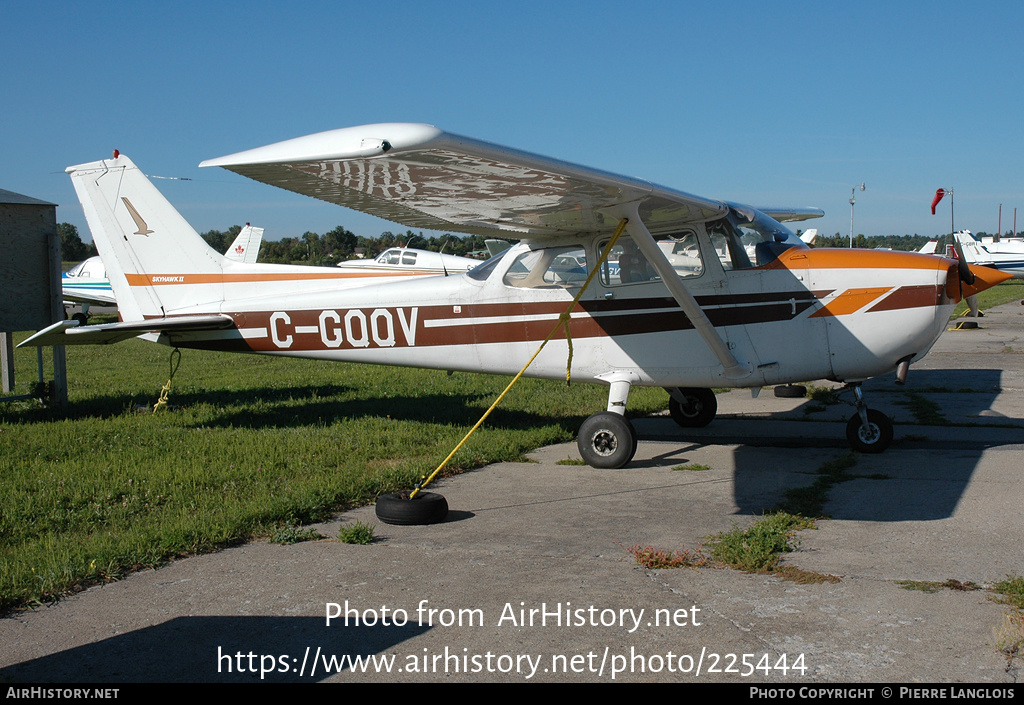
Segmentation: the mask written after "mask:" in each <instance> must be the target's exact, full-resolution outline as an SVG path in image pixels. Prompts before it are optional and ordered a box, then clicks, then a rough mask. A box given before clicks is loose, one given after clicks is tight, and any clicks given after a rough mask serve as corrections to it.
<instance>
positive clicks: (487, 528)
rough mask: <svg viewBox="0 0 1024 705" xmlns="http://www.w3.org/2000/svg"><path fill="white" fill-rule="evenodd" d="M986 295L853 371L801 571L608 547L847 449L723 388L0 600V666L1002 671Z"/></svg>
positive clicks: (173, 670)
mask: <svg viewBox="0 0 1024 705" xmlns="http://www.w3.org/2000/svg"><path fill="white" fill-rule="evenodd" d="M987 313H988V315H987V316H986V317H985V318H983V319H981V321H980V322H981V326H982V327H981V328H980V329H978V330H973V331H963V332H948V333H946V334H944V335H943V337H942V338H941V339H940V340H939V342H938V343H937V344H936V346H935V348H934V349H933V350H932V352H931V353H930V355H929V356H928V357H927V358H926V359H925V360H924V361H922V362H921V363H918V364H915V365H914V366H913V367H912V368H911V372H910V376H909V378H908V381H907V385H906V386H905V387H902V388H901V387H896V386H895V385H894V384H893V382H892V379H891V378H890V379H878V380H874V381H872V382H870V383H868V384H866V385H865V392H866V395H867V400H868V403H869V406H871V407H874V408H878V409H880V410H882V411H885V412H886V413H887V414H889V415H890V416H892V417H893V418H894V419H895V421H896V436H895V440H894V442H893V445H892V447H891V448H890V449H889V450H888V451H886V452H885V453H883V454H880V455H858V456H855V457H856V463H855V464H854V465H853V466H852V467H850V468H848V469H847V470H846V473H845V475H843V476H842V477H841V478H840V479H841V480H842V481H837V482H832V484H830V485H829V487H828V493H827V501H825V503H824V505H823V512H822V513H823V514H824V515H826V516H828V517H829V518H828V519H823V520H819V521H818V522H817V528H816V529H809V530H804V531H801V532H799V533H798V534H797V536H796V537H795V541H794V543H795V544H796V550H795V551H793V552H791V553H788V554H786V556H785V558H784V561H783V563H784V565H786V566H791V567H793V568H795V569H799V570H801V571H805V573H806V574H808V575H817V576H819V579H821V580H822V582H812V583H800V582H794V581H791V580H786V579H783V578H781V577H776V576H772V575H762V574H748V573H744V572H740V571H737V570H733V569H728V568H720V567H710V566H709V567H700V568H673V569H668V568H666V569H652V568H645V567H643V566H641V565H639V564H638V563H637V561H636V560H635V559H634V556H633V554H632V553H631V552H630V549H631V548H633V547H636V546H639V547H650V548H653V549H662V550H668V551H677V550H684V549H685V550H688V551H690V552H695V551H696V550H697V549H698V548H699V547H700V546H701V545H702V544H703V543H704V542H706V541H707V537H709V536H712V535H714V534H716V533H718V532H722V531H729V530H730V529H732V528H733V527H736V526H739V527H747V526H749V525H751V524H754V523H755V522H757V521H758V520H759V519H760V518H761V516H762V515H763V513H764V512H765V511H767V510H770V509H771V508H773V507H775V506H776V505H777V504H778V503H779V502H781V501H783V500H784V499H786V498H787V497H788V496H790V494H788V493H790V492H791V491H792V490H793V489H796V488H801V487H807V486H810V485H811V484H812V483H814V482H815V481H818V480H820V479H821V478H822V477H823V475H822V469H823V466H824V465H825V464H826V463H827V462H829V461H831V460H834V459H836V458H839V457H844V456H846V455H847V450H846V445H845V440H844V439H845V424H846V419H847V418H848V417H849V416H850V414H852V411H853V410H852V407H851V406H849V405H847V404H842V403H839V404H834V403H820V402H818V401H814V400H812V399H780V398H776V397H774V395H773V394H772V391H771V390H764V391H763V392H762V393H761V395H760V396H759V397H758V398H757V399H752V398H751V395H750V393H749V392H740V391H733V392H729V393H726V394H722V395H720V396H719V416H718V418H716V420H715V421H714V422H713V423H712V424H711V425H710V426H708V427H707V428H706V429H701V430H699V431H685V432H684V431H682V430H681V429H679V428H677V427H676V426H675V425H674V424H673V423H672V421H671V420H670V419H669V418H668V417H667V416H662V417H652V418H645V419H636V420H635V426H636V428H637V430H638V432H639V434H640V436H641V440H640V443H639V447H638V451H637V456H636V459H635V460H634V461H633V463H631V464H630V466H629V467H628V468H626V469H623V470H615V471H607V470H594V469H591V468H588V467H581V466H578V465H570V464H560V463H559V461H564V460H571V459H575V458H578V453H577V450H576V447H575V444H565V445H559V446H553V447H548V448H543V449H540V450H538V451H536V452H535V453H533V454H531V456H530V457H531V461H532V462H528V463H527V462H524V463H502V464H500V465H494V466H489V467H486V468H482V469H480V470H478V471H475V472H471V473H467V474H464V475H460V476H458V477H454V478H450V479H447V480H444V481H443V482H442V483H441V484H439V485H438V486H437V488H436V489H437V491H440V492H442V493H443V494H444V495H445V496H446V497H447V499H448V503H449V505H450V507H451V512H450V515H449V518H448V521H447V522H445V523H443V524H440V525H434V526H410V527H399V526H390V525H386V524H382V523H380V522H379V521H377V519H376V517H375V516H374V509H373V507H363V508H360V509H356V510H353V511H349V512H346V513H344V514H342V515H339V516H338V517H337V518H336V520H335V521H333V522H330V523H326V524H322V525H318V526H317V527H316V528H317V529H318V530H319V531H320V532H321V533H322V534H323V535H325V536H328V537H334V536H337V534H338V530H339V528H340V527H341V526H345V525H350V524H352V523H354V522H356V521H363V522H368V523H373V524H374V525H375V527H376V537H377V538H376V540H375V541H374V543H372V544H371V545H368V546H357V545H347V544H344V543H340V542H338V541H336V540H323V541H316V542H306V543H299V544H295V545H290V546H281V545H276V544H270V543H252V544H248V545H244V546H240V547H237V548H232V549H228V550H224V551H220V552H218V553H215V554H211V555H206V556H200V557H197V558H190V559H187V560H181V561H177V562H175V563H172V564H170V565H168V566H166V567H163V568H161V569H159V570H150V571H143V572H140V573H136V574H134V575H131V576H129V577H128V578H126V579H125V580H122V581H120V582H117V583H112V584H109V585H104V586H100V587H95V588H92V589H89V590H86V591H84V592H82V593H80V594H77V595H74V596H71V597H69V598H67V599H65V600H62V601H60V602H58V603H56V604H54V605H50V606H46V607H40V608H37V609H34V610H31V611H25V612H20V613H17V614H14V615H12V616H9V617H8V618H6V619H3V620H0V681H4V682H8V683H10V682H33V683H40V682H63V683H71V682H91V683H118V682H260V681H262V682H272V683H280V682H311V681H332V682H335V681H338V682H348V681H377V682H448V683H453V682H535V681H540V682H612V681H615V682H691V683H699V682H709V683H710V682H730V683H740V684H744V685H749V684H758V683H768V684H773V685H775V686H792V687H799V686H804V685H811V686H821V685H824V684H839V683H859V684H864V683H908V684H909V683H913V684H921V683H954V682H962V683H976V684H992V685H1004V686H1005V685H1008V684H1013V683H1018V682H1020V680H1021V678H1022V669H1021V657H1020V656H1017V657H1016V658H1012V657H1009V656H1008V655H1007V654H1006V653H1005V652H1004V651H1003V650H1001V647H1002V645H1003V644H1004V643H1005V642H1006V641H1007V640H1009V639H1012V638H1013V637H1014V635H1015V634H1016V637H1017V638H1021V634H1020V632H1019V631H1017V632H1014V630H1013V624H1012V622H1011V618H1010V617H1008V616H1007V615H1008V614H1009V613H1011V609H1010V608H1009V607H1007V606H1006V605H1003V604H1000V603H999V602H998V601H997V599H996V595H995V594H994V593H992V592H991V591H990V590H988V589H987V588H990V587H991V586H992V585H993V584H994V583H995V582H997V581H1000V580H1003V579H1005V578H1007V577H1008V576H1024V550H1022V545H1024V522H1022V521H1021V508H1022V507H1024V478H1022V473H1024V466H1022V463H1021V459H1022V450H1024V307H1022V306H1020V305H1018V304H1016V303H1015V304H1008V305H1005V306H1002V307H999V308H997V309H993V310H991V311H989V312H987ZM821 384H822V385H824V384H825V383H821ZM819 394H820V393H819ZM431 489H434V488H431ZM948 581H956V582H948ZM942 583H947V585H954V586H955V585H956V584H957V583H960V584H964V585H968V586H970V587H977V588H978V589H970V590H959V589H951V588H950V587H940V584H942ZM331 612H333V613H335V614H336V615H337V616H336V617H335V618H334V619H332V620H331V621H330V623H329V624H328V620H327V618H326V617H327V614H328V613H331ZM346 614H347V625H346ZM1017 629H1018V630H1019V629H1020V626H1018V627H1017Z"/></svg>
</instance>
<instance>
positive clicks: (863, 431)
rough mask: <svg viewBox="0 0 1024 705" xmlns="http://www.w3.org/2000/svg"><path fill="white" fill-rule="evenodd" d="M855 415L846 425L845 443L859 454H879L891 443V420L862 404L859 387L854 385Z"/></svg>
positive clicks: (862, 398) (862, 399)
mask: <svg viewBox="0 0 1024 705" xmlns="http://www.w3.org/2000/svg"><path fill="white" fill-rule="evenodd" d="M853 393H854V396H855V397H856V400H857V413H856V414H854V415H853V416H851V417H850V420H849V421H848V422H847V423H846V441H847V442H848V443H849V444H850V447H851V448H852V449H853V450H855V451H857V452H859V453H881V452H882V451H884V450H885V449H886V448H888V447H889V444H890V443H892V436H893V426H892V420H891V419H890V418H889V417H888V416H886V415H885V414H883V413H882V412H881V411H878V410H877V409H869V408H868V407H867V404H865V402H864V395H863V394H862V392H861V389H860V385H859V384H858V385H854V387H853Z"/></svg>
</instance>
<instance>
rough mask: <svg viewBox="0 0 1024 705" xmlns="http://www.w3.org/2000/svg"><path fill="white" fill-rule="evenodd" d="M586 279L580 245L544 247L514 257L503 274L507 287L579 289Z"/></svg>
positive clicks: (584, 262) (582, 251)
mask: <svg viewBox="0 0 1024 705" xmlns="http://www.w3.org/2000/svg"><path fill="white" fill-rule="evenodd" d="M586 279H587V251H586V250H585V249H583V247H582V246H579V245H576V246H570V247H545V248H541V249H538V250H529V251H528V252H524V253H522V254H520V255H519V256H518V257H516V259H515V261H514V262H513V263H512V266H511V267H509V268H508V271H507V272H505V277H504V282H505V284H506V285H508V286H514V287H520V288H522V287H526V288H547V289H553V288H558V287H562V288H567V287H573V286H577V287H578V286H582V285H583V282H584V281H586Z"/></svg>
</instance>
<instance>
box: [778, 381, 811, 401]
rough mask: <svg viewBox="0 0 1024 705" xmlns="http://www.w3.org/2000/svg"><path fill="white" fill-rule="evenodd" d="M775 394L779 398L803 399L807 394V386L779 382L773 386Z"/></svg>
mask: <svg viewBox="0 0 1024 705" xmlns="http://www.w3.org/2000/svg"><path fill="white" fill-rule="evenodd" d="M775 396H776V397H778V398H779V399H803V398H804V397H806V396H807V387H805V386H804V385H802V384H780V385H779V386H778V387H776V388H775Z"/></svg>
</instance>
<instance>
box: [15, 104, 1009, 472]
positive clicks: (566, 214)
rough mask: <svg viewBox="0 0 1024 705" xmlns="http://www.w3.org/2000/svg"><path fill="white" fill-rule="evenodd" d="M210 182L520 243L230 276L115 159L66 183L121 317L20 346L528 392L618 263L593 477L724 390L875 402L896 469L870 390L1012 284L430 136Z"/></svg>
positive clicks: (364, 140) (345, 140) (396, 133)
mask: <svg viewBox="0 0 1024 705" xmlns="http://www.w3.org/2000/svg"><path fill="white" fill-rule="evenodd" d="M200 166H220V167H224V168H226V169H229V170H231V171H235V172H237V173H239V174H243V175H245V176H248V177H250V178H252V179H255V180H257V181H262V182H265V183H268V184H273V185H275V186H279V187H281V188H285V189H289V190H291V191H296V192H298V193H303V194H306V195H309V196H313V197H315V198H319V199H323V200H325V201H329V202H332V203H336V204H339V205H342V206H346V207H348V208H353V209H356V210H360V211H364V212H366V213H370V214H373V215H376V216H380V217H383V218H386V219H389V220H392V221H395V222H397V223H400V224H402V225H404V226H408V227H413V228H428V229H432V230H449V231H455V232H463V233H474V234H483V235H488V236H492V237H514V238H520V239H521V241H520V242H519V244H518V245H515V246H513V247H512V248H510V249H509V250H507V251H505V252H503V253H501V254H499V255H497V256H495V257H493V258H491V259H490V260H488V261H487V262H485V263H483V264H481V265H480V266H478V267H476V268H474V269H473V270H471V271H470V272H468V273H467V274H463V275H459V276H451V277H429V278H424V277H411V278H404V279H401V280H396V279H394V278H381V277H374V276H372V275H371V276H369V278H366V277H367V275H365V274H364V275H363V277H364V278H363V279H352V278H351V277H352V276H353V275H352V274H351V273H348V274H345V273H343V272H339V270H338V269H336V268H320V269H318V268H310V267H285V266H280V265H278V266H274V265H259V264H245V263H238V262H229V261H226V260H225V259H224V258H223V257H221V256H220V255H219V254H218V253H215V252H213V251H212V250H211V249H210V248H208V247H207V246H206V244H205V243H204V242H203V241H202V239H201V238H200V237H199V236H198V235H197V234H196V233H195V231H194V230H193V229H192V228H191V226H189V225H188V223H186V222H185V221H184V219H183V218H181V216H180V215H179V214H178V213H177V212H176V211H175V210H174V209H173V208H172V207H171V205H170V204H169V203H167V201H166V200H165V199H164V198H163V197H162V196H161V195H160V193H159V192H158V191H157V190H156V189H155V188H154V187H153V186H152V184H150V183H149V181H148V180H147V179H146V178H145V176H144V175H143V174H142V173H141V172H140V171H139V170H138V168H137V167H136V166H135V165H134V164H133V163H132V162H131V161H130V160H129V159H128V158H127V157H125V156H123V155H118V154H116V153H115V156H114V158H113V159H108V160H103V161H97V162H92V163H89V164H82V165H79V166H73V167H69V168H68V170H67V171H68V173H69V174H70V175H71V178H72V181H73V183H74V185H75V189H76V191H77V193H78V196H79V199H80V200H81V202H82V205H83V207H84V209H85V214H86V217H87V219H88V222H89V227H90V229H91V230H92V234H93V238H94V240H95V242H96V246H97V248H98V250H99V252H100V254H101V256H102V257H103V261H104V264H105V265H106V268H107V272H108V275H109V276H110V280H111V285H112V286H113V288H114V293H115V296H116V298H117V302H118V306H119V310H120V312H121V316H122V321H121V322H119V323H112V324H107V325H100V326H84V327H74V323H73V322H61V323H57V324H55V325H54V326H51V327H49V328H47V329H46V330H44V331H41V332H40V333H37V334H36V335H35V336H33V338H31V339H29V340H28V341H26V342H25V343H23V344H29V345H33V344H34V345H54V344H64V345H67V344H75V343H110V342H116V341H117V340H121V339H125V338H128V337H133V336H137V335H142V336H143V337H146V338H148V339H150V340H154V341H156V342H160V343H164V344H167V345H171V346H177V347H185V348H188V347H192V348H205V349H215V350H225V351H231V352H254V353H263V354H269V355H291V356H295V357H312V358H319V359H327V360H340V361H349V362H364V363H377V364H387V365H404V366H411V367H428V368H437V369H445V370H464V371H472V372H487V373H493V374H514V373H516V372H518V371H519V370H520V368H521V366H522V364H523V362H524V361H525V360H527V359H528V358H529V356H530V355H531V354H532V353H533V352H534V350H535V349H536V347H537V344H538V343H539V342H540V341H542V340H544V338H545V337H546V336H547V335H548V334H549V333H550V332H551V330H552V328H553V327H554V326H555V324H556V323H557V322H558V320H559V315H560V314H561V313H562V312H563V311H564V310H565V309H566V307H567V306H568V305H569V303H571V302H572V301H573V298H574V296H575V295H576V294H577V293H579V290H580V286H581V285H582V283H583V281H584V279H586V277H587V276H588V274H590V273H591V272H593V269H594V268H595V267H597V269H598V271H597V272H596V273H595V277H594V278H593V282H592V284H591V285H590V286H589V288H588V289H587V290H586V291H585V292H583V295H582V297H581V299H580V300H579V302H578V303H577V305H576V306H575V307H574V308H573V310H572V311H571V317H570V322H569V324H568V325H569V333H570V334H571V340H572V346H573V355H572V360H571V364H572V375H573V377H574V378H575V379H576V380H579V381H586V382H599V383H603V384H606V385H608V386H609V395H608V406H607V409H606V410H605V411H602V412H599V413H596V414H594V415H593V416H591V417H589V418H588V419H587V420H586V421H585V422H584V423H583V425H582V426H581V428H580V431H579V437H578V444H579V449H580V452H581V453H582V455H583V458H584V459H585V460H586V461H587V462H588V463H589V464H591V465H593V466H595V467H622V466H624V465H625V464H627V463H628V462H629V461H630V459H631V458H632V457H633V454H634V452H635V451H636V434H635V432H634V430H633V427H632V425H631V424H630V422H629V421H628V420H627V419H626V418H625V416H624V412H625V409H626V402H627V398H628V395H629V390H630V388H631V387H632V386H633V385H646V386H658V387H664V388H665V389H666V390H667V391H668V392H669V395H670V401H669V406H670V411H671V413H672V416H673V418H674V419H675V420H676V421H677V422H678V423H679V424H680V425H682V426H702V425H705V424H707V423H709V422H710V421H711V420H712V419H713V418H714V415H715V412H716V407H717V405H716V402H715V396H714V394H713V392H712V391H711V388H713V387H746V388H752V389H755V390H756V389H759V388H760V387H761V386H762V385H777V384H786V383H790V382H800V381H806V380H815V379H830V380H837V381H842V382H845V383H847V384H849V385H852V386H853V389H854V392H855V397H856V401H857V412H856V413H855V414H854V415H853V416H852V417H851V419H850V422H849V424H848V427H847V437H848V439H849V441H850V443H851V445H852V446H853V447H854V448H855V449H857V450H860V451H865V452H880V451H882V450H883V449H884V448H885V447H886V446H887V445H888V444H889V442H890V441H891V439H892V423H891V421H890V420H889V419H888V418H887V417H886V416H885V415H884V414H882V413H880V412H878V411H877V410H873V409H868V408H867V406H866V404H865V402H864V399H863V397H862V395H861V394H860V383H861V382H862V381H863V380H865V379H868V378H870V377H874V376H877V375H880V374H884V373H887V372H890V371H893V370H897V374H898V375H901V376H902V375H905V374H906V372H907V367H908V365H909V364H910V363H912V362H913V361H915V360H918V359H920V358H921V357H922V356H924V355H925V354H926V353H927V352H928V350H929V349H930V348H931V346H932V345H933V344H934V343H935V341H936V339H938V337H939V335H940V334H941V333H942V331H943V329H944V328H945V326H946V324H947V322H948V319H949V316H950V314H951V313H952V309H953V307H954V305H955V304H956V302H957V301H958V300H959V299H960V298H961V297H963V296H966V295H969V294H973V293H977V291H980V290H982V289H985V288H988V287H990V286H992V285H994V284H996V283H998V282H1000V281H1002V280H1003V279H1005V278H1006V275H1003V274H1000V273H999V272H995V271H993V270H987V269H984V268H978V267H971V268H969V269H968V268H967V267H966V265H964V266H963V267H962V268H958V264H957V263H956V262H954V261H952V260H949V259H943V258H938V257H933V256H928V255H920V254H915V253H896V252H879V251H867V250H830V249H810V248H808V247H807V246H806V244H804V243H803V242H801V240H800V239H799V238H798V237H796V236H795V235H794V234H793V233H792V232H791V231H790V230H789V229H787V228H786V227H784V226H783V225H781V224H780V223H779V222H778V220H801V219H804V218H813V217H819V216H821V215H822V212H821V211H820V210H817V209H812V208H797V209H787V208H762V209H755V208H751V207H748V206H743V205H738V204H733V203H727V202H722V201H716V200H711V199H706V198H701V197H697V196H692V195H690V194H687V193H683V192H680V191H675V190H672V189H669V188H665V187H662V186H657V185H655V184H651V183H648V182H646V181H642V180H638V179H633V178H629V177H624V176H618V175H615V174H610V173H607V172H603V171H598V170H594V169H590V168H586V167H582V166H578V165H574V164H570V163H566V162H562V161H558V160H554V159H550V158H546V157H541V156H538V155H534V154H529V153H526V152H521V151H517V150H514V149H509V148H506V147H501V146H497V145H494V144H490V143H487V142H482V141H478V140H474V139H470V138H466V137H461V136H458V135H453V134H449V133H446V132H443V131H441V130H439V129H437V128H435V127H432V126H430V125H420V124H405V123H391V124H378V125H367V126H363V127H350V128H343V129H339V130H333V131H329V132H323V133H319V134H314V135H308V136H306V137H300V138H297V139H293V140H288V141H285V142H280V143H277V144H272V145H269V146H266V147H260V148H258V149H253V150H250V151H247V152H241V153H238V154H233V155H230V156H226V157H221V158H219V159H212V160H209V161H206V162H203V163H202V164H201V165H200ZM776 219H778V220H776ZM623 222H624V223H625V233H624V234H623V235H622V237H621V239H619V240H618V241H617V242H616V244H615V246H614V247H613V248H611V249H610V251H609V252H610V254H609V256H608V258H607V259H606V260H605V261H603V262H600V263H599V262H598V260H599V254H600V253H601V252H602V251H603V249H604V248H605V246H606V244H607V243H608V242H609V240H610V239H611V238H612V236H613V233H616V232H622V230H621V228H620V227H619V226H620V224H622V223H623ZM328 269H331V270H332V271H330V272H328V271H327V270H328ZM346 277H347V278H346ZM968 282H971V283H968ZM568 356H569V343H568V341H567V340H566V337H565V335H564V333H562V332H560V333H559V334H558V335H557V336H556V337H555V338H554V339H552V340H551V342H550V343H549V344H548V346H547V347H546V348H544V350H543V351H542V352H541V353H540V354H539V355H538V357H537V358H536V360H535V361H534V362H533V364H532V366H531V367H530V368H529V370H528V371H527V374H528V375H530V376H533V377H543V378H552V379H557V378H562V377H563V376H564V375H565V374H566V360H567V358H568Z"/></svg>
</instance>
